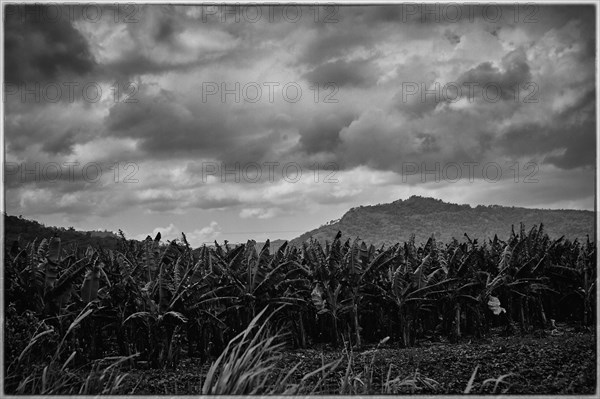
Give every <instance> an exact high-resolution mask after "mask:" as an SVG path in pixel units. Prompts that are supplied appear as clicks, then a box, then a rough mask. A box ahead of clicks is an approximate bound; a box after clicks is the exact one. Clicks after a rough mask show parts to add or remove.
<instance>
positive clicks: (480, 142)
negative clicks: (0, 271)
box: [3, 3, 596, 245]
mask: <svg viewBox="0 0 600 399" xmlns="http://www.w3.org/2000/svg"><path fill="white" fill-rule="evenodd" d="M4 13H5V21H6V23H5V25H4V26H5V27H4V29H5V30H4V35H3V37H4V39H3V40H4V78H5V87H4V97H5V98H4V112H5V124H4V157H5V171H4V182H3V184H4V190H5V191H4V193H5V207H6V208H5V209H6V212H7V213H8V214H10V215H23V217H27V218H31V219H35V220H38V221H40V222H42V223H44V224H46V225H55V226H64V227H68V226H73V227H75V228H77V229H83V230H105V229H106V230H112V231H117V230H118V229H121V230H123V231H124V232H125V234H126V235H127V236H128V237H130V238H142V239H143V238H145V237H146V235H148V234H150V235H153V234H156V233H157V232H159V231H160V232H161V234H162V237H163V239H174V238H177V237H179V236H180V234H181V232H185V234H186V236H187V238H188V240H189V241H190V242H191V243H192V244H193V245H201V244H202V243H204V242H211V241H213V240H215V239H216V240H219V241H222V240H229V241H230V242H245V241H246V240H247V239H249V238H253V239H256V240H257V241H263V240H265V239H266V238H271V239H277V238H281V239H292V238H294V237H297V236H299V235H300V234H302V233H303V232H305V231H308V230H311V229H314V228H316V227H318V226H320V225H322V224H324V223H327V222H328V221H330V220H333V219H338V218H340V217H341V216H342V215H343V214H344V213H345V212H346V211H347V210H348V209H350V208H352V207H355V206H359V205H372V204H378V203H387V202H391V201H394V200H397V199H406V198H408V197H409V196H411V195H422V196H430V197H435V198H439V199H442V200H444V201H447V202H453V203H466V204H471V205H473V206H475V205H478V204H482V205H492V204H497V205H506V206H523V207H540V208H552V209H557V208H570V209H588V210H593V209H594V204H595V173H596V81H595V78H596V76H595V49H596V41H595V31H596V26H595V15H596V13H595V9H594V7H593V6H591V5H579V6H577V5H572V6H571V5H569V6H565V5H556V6H554V5H553V6H543V5H531V4H529V5H521V6H515V5H510V4H507V5H504V6H498V5H495V6H489V7H483V6H476V5H464V6H461V7H458V6H456V4H454V5H452V3H450V4H441V5H439V4H438V5H432V4H430V5H428V6H424V5H419V4H413V5H395V6H389V5H388V6H373V5H371V6H327V7H326V6H319V7H314V6H311V7H309V6H302V7H299V6H289V7H278V6H277V7H276V6H263V7H260V8H258V7H255V6H250V5H247V6H238V7H223V6H222V5H220V6H183V5H178V6H173V5H141V4H136V5H120V6H118V8H115V6H114V5H104V6H99V5H97V4H96V5H89V6H81V5H63V6H57V5H56V4H54V5H46V6H28V7H23V6H20V7H15V6H10V7H7V8H5V10H4Z"/></svg>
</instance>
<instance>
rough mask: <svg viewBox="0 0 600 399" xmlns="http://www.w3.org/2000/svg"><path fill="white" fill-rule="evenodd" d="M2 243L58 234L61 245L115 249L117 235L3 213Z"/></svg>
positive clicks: (6, 243)
mask: <svg viewBox="0 0 600 399" xmlns="http://www.w3.org/2000/svg"><path fill="white" fill-rule="evenodd" d="M3 221H4V243H5V245H6V246H7V247H8V248H10V245H12V243H13V242H14V241H15V240H19V241H20V242H21V243H27V242H31V241H33V240H34V239H36V238H38V239H42V238H49V237H52V236H55V235H57V236H59V237H60V238H61V240H62V242H63V245H65V244H69V243H77V245H78V246H79V247H86V246H87V245H91V246H93V247H102V248H106V249H116V248H117V243H118V242H119V237H118V236H117V235H116V234H115V233H113V232H112V231H78V230H75V229H74V228H72V227H69V228H64V227H52V226H45V225H43V224H41V223H38V222H36V221H35V220H28V219H25V218H22V217H17V216H10V215H4V218H3Z"/></svg>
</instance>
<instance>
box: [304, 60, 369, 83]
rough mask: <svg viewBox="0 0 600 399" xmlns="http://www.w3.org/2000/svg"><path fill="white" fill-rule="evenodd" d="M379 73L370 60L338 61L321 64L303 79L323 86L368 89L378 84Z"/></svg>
mask: <svg viewBox="0 0 600 399" xmlns="http://www.w3.org/2000/svg"><path fill="white" fill-rule="evenodd" d="M378 75H379V72H378V70H377V68H376V67H375V66H374V65H372V64H371V61H370V60H367V59H359V60H353V61H344V60H337V61H331V62H327V63H325V64H321V65H319V66H317V67H316V68H314V69H313V70H311V71H310V72H307V73H305V74H304V75H303V78H304V79H306V80H308V81H310V82H312V83H318V84H320V85H322V86H324V85H326V84H333V85H335V86H337V87H343V86H354V87H368V86H370V85H374V84H375V83H376V82H377V76H378Z"/></svg>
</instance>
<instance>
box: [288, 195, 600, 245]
mask: <svg viewBox="0 0 600 399" xmlns="http://www.w3.org/2000/svg"><path fill="white" fill-rule="evenodd" d="M521 222H522V223H523V224H524V225H525V228H526V229H527V230H529V229H531V228H532V227H533V225H539V224H540V223H543V224H544V230H545V231H546V233H548V235H549V236H550V237H551V238H558V237H560V236H562V235H564V236H565V238H569V239H572V240H574V239H576V238H579V239H580V240H582V239H585V238H586V235H589V236H590V239H593V237H594V226H595V215H594V212H592V211H580V210H549V209H531V208H518V207H506V206H500V205H490V206H484V205H479V206H477V207H474V208H473V207H471V206H470V205H458V204H451V203H447V202H444V201H442V200H439V199H435V198H428V197H420V196H412V197H410V198H408V199H406V200H401V199H400V200H397V201H394V202H392V203H389V204H379V205H372V206H359V207H356V208H352V209H350V210H349V211H348V212H346V214H345V215H344V216H342V218H341V219H339V220H337V221H334V222H332V223H330V224H327V225H323V226H321V227H319V228H317V229H314V230H311V231H309V232H306V233H304V234H302V235H301V236H300V237H297V238H295V239H293V240H292V242H291V243H292V244H294V245H296V246H298V245H301V244H302V242H304V241H306V240H308V239H310V237H313V238H315V239H317V240H319V241H321V242H325V240H328V241H332V240H333V238H334V237H335V235H336V233H337V232H338V231H341V232H342V233H343V235H344V237H347V238H356V237H359V238H360V239H362V240H364V241H366V242H368V243H372V244H374V245H381V244H394V243H397V242H403V241H407V240H408V239H410V236H411V235H412V234H414V235H415V239H416V241H417V242H424V241H426V240H427V239H428V238H429V237H431V235H432V234H433V235H434V236H435V238H436V239H438V240H442V241H444V242H447V241H449V240H450V239H452V238H453V237H454V238H456V239H458V240H461V239H462V238H463V237H464V234H465V233H467V234H468V235H469V237H471V238H478V239H484V238H487V237H489V238H492V237H493V236H494V234H497V235H498V238H500V239H506V238H507V237H508V236H509V235H510V232H511V228H512V226H513V225H514V227H515V231H517V232H518V230H519V228H520V223H521Z"/></svg>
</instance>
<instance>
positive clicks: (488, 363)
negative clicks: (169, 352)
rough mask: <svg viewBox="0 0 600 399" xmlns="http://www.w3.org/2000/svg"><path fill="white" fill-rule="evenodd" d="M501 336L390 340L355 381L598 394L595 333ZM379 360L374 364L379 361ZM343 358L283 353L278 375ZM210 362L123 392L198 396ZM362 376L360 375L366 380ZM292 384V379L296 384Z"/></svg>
mask: <svg viewBox="0 0 600 399" xmlns="http://www.w3.org/2000/svg"><path fill="white" fill-rule="evenodd" d="M555 334H556V335H553V334H551V333H550V332H549V331H546V332H544V333H540V332H538V333H534V334H527V335H524V336H521V335H515V336H510V337H503V336H501V334H500V333H495V334H492V335H491V336H490V337H488V338H485V339H480V340H469V339H468V338H467V339H465V340H463V341H461V342H459V343H456V344H453V343H449V342H420V343H418V346H416V347H414V348H398V347H395V346H394V343H393V342H387V343H386V344H385V345H383V346H382V347H380V348H378V349H375V348H374V346H373V345H371V346H367V347H366V348H363V349H361V350H360V351H354V353H353V355H354V362H353V366H352V369H353V371H354V374H355V375H358V374H359V373H360V372H361V371H362V372H363V376H364V367H365V364H371V363H373V364H374V371H373V378H372V381H373V392H372V393H373V394H379V393H382V391H381V387H382V381H385V380H386V379H387V374H388V371H389V368H390V365H391V367H392V369H391V370H392V371H391V378H395V377H401V379H403V378H405V377H411V376H414V375H415V372H418V373H420V375H421V376H424V377H427V378H430V379H433V380H435V382H436V383H437V384H433V386H422V385H421V386H420V387H419V388H417V389H416V390H414V389H413V390H410V389H409V390H407V391H404V392H403V393H415V394H444V393H445V394H461V393H463V392H464V390H465V387H466V386H467V383H468V381H469V379H470V378H471V375H472V374H473V370H474V369H475V367H477V366H479V367H478V372H477V375H476V378H475V380H474V384H473V387H472V390H471V392H472V393H490V392H491V391H490V389H492V388H493V385H494V384H488V385H487V387H486V388H482V383H483V382H484V381H485V380H486V379H489V378H498V377H500V376H502V375H506V374H510V375H509V376H507V377H505V379H504V381H505V383H502V384H500V385H499V389H508V390H507V393H509V394H593V393H594V392H595V389H596V367H597V366H596V338H595V334H594V333H593V332H585V331H583V332H582V331H578V330H576V329H575V328H562V329H561V330H560V331H558V332H555ZM374 354H375V358H374V360H373V355H374ZM340 357H344V359H346V358H347V357H346V354H345V353H344V352H343V351H342V350H341V349H338V350H333V349H332V348H331V347H329V346H327V345H321V346H315V347H313V348H311V349H299V350H294V351H292V352H286V353H284V354H283V357H282V359H281V360H280V364H278V369H280V370H285V369H287V370H289V369H290V368H291V367H293V366H294V365H295V364H297V363H300V366H299V368H298V370H297V371H296V373H295V374H294V379H295V381H298V380H299V379H300V378H302V376H303V375H305V374H306V373H308V372H310V371H313V370H315V369H317V368H318V367H320V366H321V364H322V362H323V361H324V362H326V363H327V362H330V361H333V360H335V359H338V358H340ZM346 366H347V362H346V360H344V361H343V362H342V363H341V364H340V366H339V367H338V369H337V370H336V371H335V372H334V373H333V374H332V375H330V376H329V377H328V379H327V381H328V383H327V384H326V386H325V387H324V391H321V393H330V394H334V393H339V383H340V380H341V379H342V377H343V376H344V375H345V373H346ZM208 367H209V365H208V364H200V363H199V360H198V359H184V360H183V361H181V362H180V364H179V365H178V367H177V369H176V370H133V371H130V372H129V376H128V378H127V380H126V382H125V384H124V387H123V393H135V394H153V395H156V394H158V395H160V394H163V395H164V394H169V395H184V394H198V393H199V392H200V389H201V384H202V380H203V375H205V374H206V371H207V370H208ZM361 378H362V377H361ZM292 382H294V381H292Z"/></svg>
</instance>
